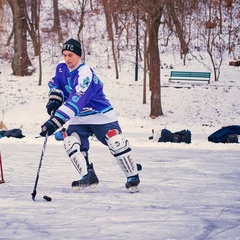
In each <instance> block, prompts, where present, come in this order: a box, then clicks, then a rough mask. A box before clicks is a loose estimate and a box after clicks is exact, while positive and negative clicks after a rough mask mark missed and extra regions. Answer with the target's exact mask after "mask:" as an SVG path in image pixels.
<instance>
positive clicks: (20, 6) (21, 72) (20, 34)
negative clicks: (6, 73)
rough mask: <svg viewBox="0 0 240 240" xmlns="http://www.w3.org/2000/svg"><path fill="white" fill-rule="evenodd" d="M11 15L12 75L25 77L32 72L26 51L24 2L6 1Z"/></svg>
mask: <svg viewBox="0 0 240 240" xmlns="http://www.w3.org/2000/svg"><path fill="white" fill-rule="evenodd" d="M7 1H8V3H9V5H10V7H11V9H12V14H13V33H14V57H13V60H12V69H13V74H14V75H17V76H27V75H31V74H32V73H33V72H34V69H33V66H32V63H31V61H30V59H29V56H28V51H27V19H26V2H25V0H7Z"/></svg>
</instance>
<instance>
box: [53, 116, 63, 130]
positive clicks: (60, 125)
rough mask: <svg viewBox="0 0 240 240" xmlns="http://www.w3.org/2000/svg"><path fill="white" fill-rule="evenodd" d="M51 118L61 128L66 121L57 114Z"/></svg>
mask: <svg viewBox="0 0 240 240" xmlns="http://www.w3.org/2000/svg"><path fill="white" fill-rule="evenodd" d="M51 120H52V121H53V122H54V123H55V124H56V125H57V127H58V128H61V127H62V126H63V124H64V123H65V121H64V120H63V119H61V118H60V117H57V116H54V117H52V118H51Z"/></svg>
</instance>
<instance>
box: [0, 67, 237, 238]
mask: <svg viewBox="0 0 240 240" xmlns="http://www.w3.org/2000/svg"><path fill="white" fill-rule="evenodd" d="M1 64H2V65H1V67H2V68H5V69H7V71H1V72H2V73H1V75H0V78H1V81H0V101H1V109H2V110H4V123H5V124H6V125H7V127H8V129H12V128H19V127H20V126H22V131H23V134H24V135H25V136H26V137H25V138H22V139H16V138H1V139H0V151H1V155H2V161H3V168H4V178H5V181H6V182H5V183H4V184H1V185H0V193H1V194H0V201H1V204H0V222H1V225H0V233H1V234H0V239H1V240H15V239H36V240H42V239H44V240H45V239H47V240H53V239H56V240H59V239H73V240H75V239H104V240H105V239H106V240H111V239H116V240H121V239H124V240H125V239H139V240H141V239H144V240H145V239H149V240H155V239H160V240H167V239H168V240H170V239H171V240H173V239H184V240H186V239H188V240H191V239H197V240H206V239H216V240H219V239H224V240H239V239H240V218H239V216H240V194H239V193H240V184H239V181H240V167H239V166H240V165H239V161H240V159H239V156H240V149H239V146H240V145H239V144H221V143H220V144H215V143H211V142H208V141H207V137H208V136H209V135H210V134H211V133H213V132H214V131H216V130H218V129H219V128H221V127H222V126H227V125H239V124H240V100H239V99H240V98H239V96H240V94H239V93H240V82H239V68H237V67H228V66H227V64H226V66H225V67H224V71H223V73H222V78H221V79H220V81H219V82H218V83H211V84H210V85H208V86H207V85H201V86H194V87H191V88H188V87H186V85H183V86H182V88H175V87H174V86H173V85H171V86H168V84H167V75H169V72H170V70H168V69H164V70H162V85H164V87H162V96H163V97H162V106H163V111H164V116H163V117H159V118H157V119H154V120H152V119H149V117H148V115H149V113H150V107H149V101H148V103H147V104H145V105H142V83H141V81H138V82H135V81H134V77H133V76H132V75H131V74H129V72H127V73H126V74H123V73H122V75H121V74H120V75H121V79H119V80H115V79H114V72H113V70H107V71H106V70H105V69H95V71H96V72H97V73H99V76H100V78H101V79H102V80H103V81H104V83H105V89H106V94H107V96H108V97H109V99H110V100H111V102H112V104H113V106H114V107H115V109H116V111H117V113H118V115H119V120H120V124H121V126H122V128H123V131H124V133H125V136H126V137H127V138H128V139H129V141H130V144H131V147H132V149H133V157H134V158H135V159H136V160H137V161H138V162H139V163H141V164H142V166H143V171H142V172H141V174H140V177H141V184H140V186H141V191H140V192H139V193H137V194H130V193H128V192H127V190H126V189H125V187H124V184H125V177H124V176H123V174H122V172H121V171H120V170H119V168H118V166H117V164H116V162H115V160H114V159H113V157H112V156H111V154H110V153H109V151H108V149H107V148H106V147H104V146H102V145H101V144H100V143H99V142H97V141H96V140H95V139H92V140H91V146H92V147H91V150H90V159H91V160H92V161H93V163H94V166H95V170H96V172H97V174H98V177H99V179H100V185H99V189H98V190H97V191H94V192H93V191H90V190H89V191H85V192H74V191H73V190H72V189H71V187H70V186H71V182H72V181H73V180H77V179H78V174H77V172H76V171H75V169H74V168H73V166H72V165H71V163H70V161H69V160H68V158H67V156H66V153H65V152H64V149H63V146H62V142H58V141H56V140H55V139H54V137H52V136H51V137H49V139H48V143H47V148H46V152H45V155H44V157H43V164H42V168H41V172H40V178H39V182H38V188H37V196H36V201H32V199H31V193H32V190H33V187H34V182H35V177H36V173H37V169H38V164H39V160H40V155H41V151H42V145H43V140H44V139H43V138H35V137H36V136H38V134H39V131H40V125H41V124H42V123H43V122H44V121H45V120H46V119H47V117H48V116H47V114H46V111H45V104H46V102H47V87H46V83H47V81H48V79H49V78H50V77H51V76H52V73H53V68H52V67H46V66H45V69H44V72H45V73H44V82H43V85H42V86H37V82H38V76H37V73H36V75H35V76H32V77H24V78H19V77H15V76H12V75H11V74H10V72H11V70H10V69H9V66H8V65H3V63H1ZM192 68H193V66H192ZM128 74H129V75H128ZM129 76H130V77H129ZM148 98H149V93H148ZM1 109H0V110H1ZM0 116H1V115H0ZM0 120H1V119H0ZM163 128H167V129H169V130H170V131H173V132H174V131H179V130H183V129H189V130H190V131H191V132H192V143H191V144H189V145H188V144H184V143H180V144H176V143H158V142H153V141H149V140H148V137H149V136H150V135H151V131H152V129H155V131H157V130H161V129H163ZM43 195H48V196H50V197H52V201H51V202H46V201H45V200H43V199H42V197H43Z"/></svg>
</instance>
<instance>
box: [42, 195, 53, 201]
mask: <svg viewBox="0 0 240 240" xmlns="http://www.w3.org/2000/svg"><path fill="white" fill-rule="evenodd" d="M43 199H45V200H46V201H48V202H51V201H52V198H50V197H49V196H46V195H44V196H43Z"/></svg>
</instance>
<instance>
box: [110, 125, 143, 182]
mask: <svg viewBox="0 0 240 240" xmlns="http://www.w3.org/2000/svg"><path fill="white" fill-rule="evenodd" d="M106 142H107V144H108V147H109V149H110V151H111V153H112V155H113V156H114V157H115V158H116V160H117V163H118V165H119V166H120V168H121V169H122V171H123V172H124V174H125V175H126V177H130V176H134V175H136V174H138V169H137V164H136V162H135V161H134V160H133V159H132V157H131V154H130V153H131V148H130V146H129V142H128V141H127V140H126V139H125V138H124V136H123V135H122V134H121V133H120V132H119V131H118V130H117V129H113V130H110V131H108V132H107V134H106Z"/></svg>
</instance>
